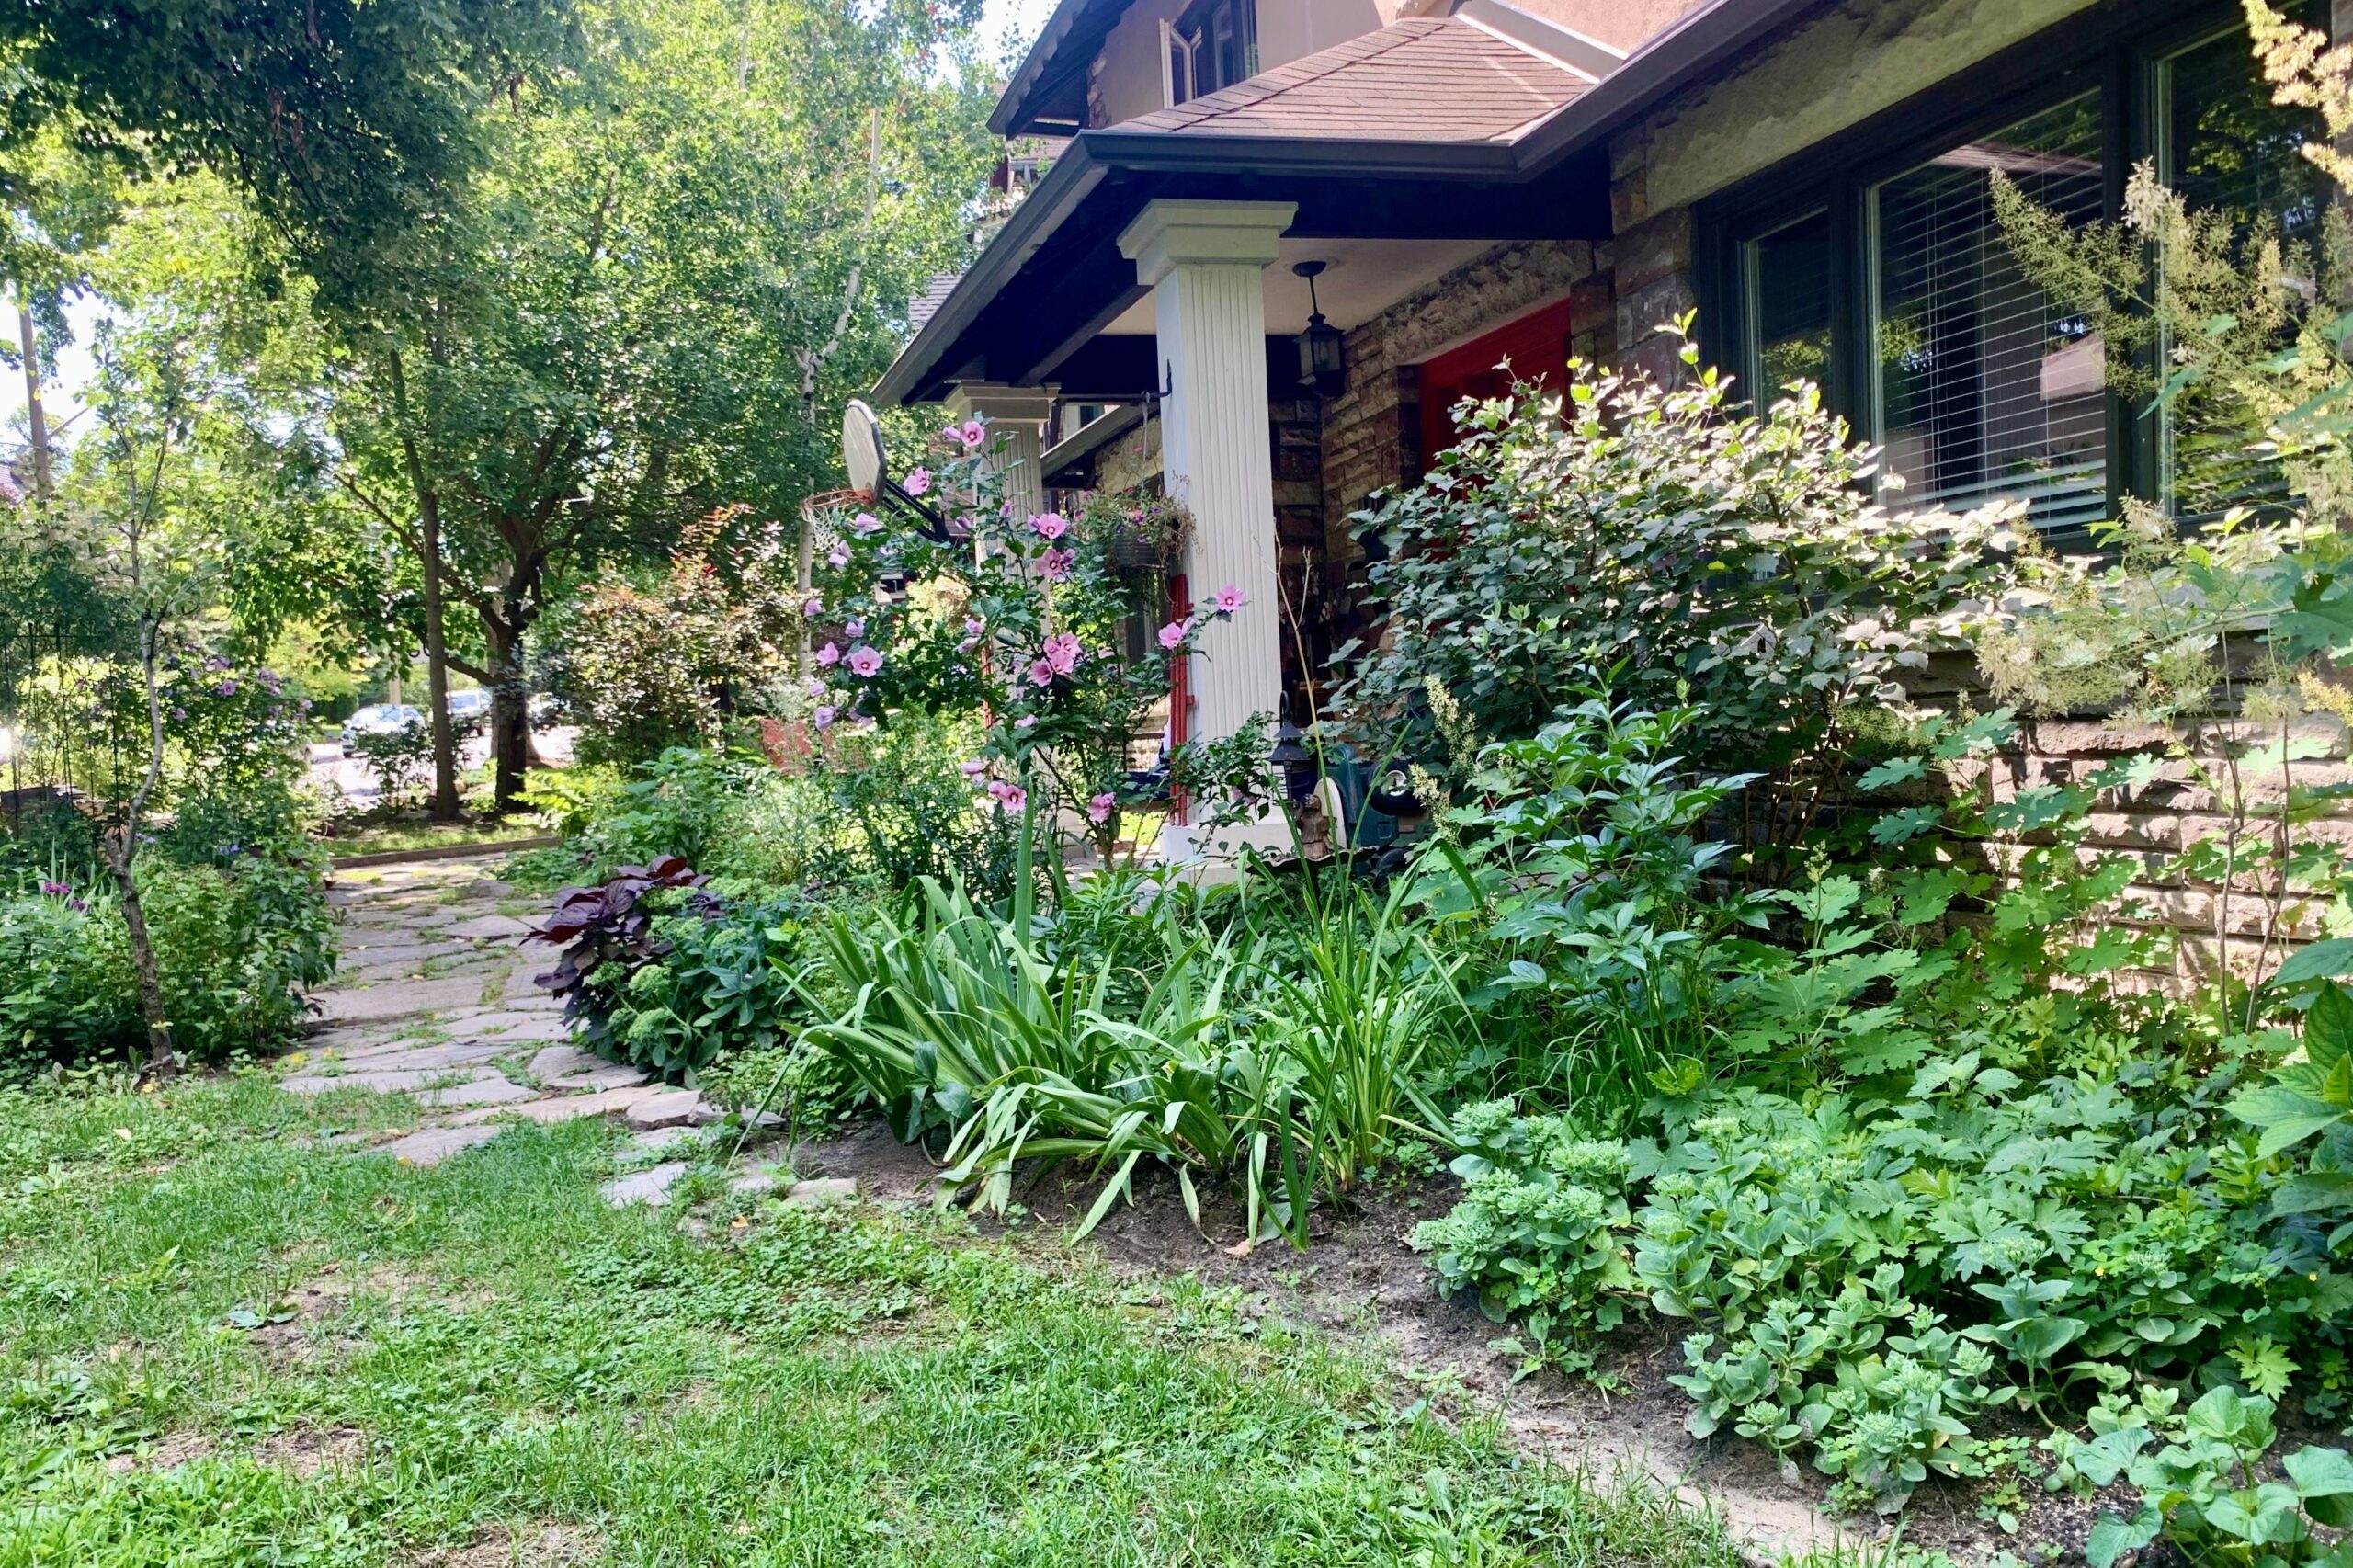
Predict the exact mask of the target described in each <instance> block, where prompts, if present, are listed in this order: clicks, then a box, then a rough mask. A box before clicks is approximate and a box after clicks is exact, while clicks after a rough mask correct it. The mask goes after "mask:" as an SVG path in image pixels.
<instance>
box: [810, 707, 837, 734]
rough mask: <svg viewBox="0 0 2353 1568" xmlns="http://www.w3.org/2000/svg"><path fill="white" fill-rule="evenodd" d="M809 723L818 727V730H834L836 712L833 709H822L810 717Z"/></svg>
mask: <svg viewBox="0 0 2353 1568" xmlns="http://www.w3.org/2000/svg"><path fill="white" fill-rule="evenodd" d="M809 722H811V723H813V724H814V725H816V726H817V728H819V729H821V730H829V729H832V728H833V725H834V710H832V709H831V708H820V709H818V710H817V711H815V712H814V713H812V714H810V715H809Z"/></svg>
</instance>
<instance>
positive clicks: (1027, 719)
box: [1013, 713, 1038, 730]
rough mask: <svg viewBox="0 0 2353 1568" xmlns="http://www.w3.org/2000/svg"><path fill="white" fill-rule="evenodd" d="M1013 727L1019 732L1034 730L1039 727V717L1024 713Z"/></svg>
mask: <svg viewBox="0 0 2353 1568" xmlns="http://www.w3.org/2000/svg"><path fill="white" fill-rule="evenodd" d="M1013 727H1014V728H1015V729H1017V730H1034V729H1036V728H1037V727H1038V715H1036V714H1035V713H1024V714H1023V715H1021V717H1020V718H1018V719H1016V720H1015V721H1014V722H1013Z"/></svg>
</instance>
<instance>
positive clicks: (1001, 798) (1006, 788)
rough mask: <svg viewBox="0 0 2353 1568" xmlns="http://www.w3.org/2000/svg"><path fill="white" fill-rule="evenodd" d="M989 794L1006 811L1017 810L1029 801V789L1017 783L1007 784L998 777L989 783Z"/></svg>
mask: <svg viewBox="0 0 2353 1568" xmlns="http://www.w3.org/2000/svg"><path fill="white" fill-rule="evenodd" d="M989 795H990V797H991V798H992V799H994V800H995V801H996V803H997V804H998V805H1000V806H1003V807H1004V808H1005V809H1006V811H1009V812H1017V811H1019V810H1020V809H1021V808H1022V807H1024V806H1026V805H1028V804H1029V790H1024V789H1023V788H1022V787H1021V786H1020V785H1018V784H1008V783H1006V781H1005V780H1004V779H1002V778H999V779H996V780H995V781H993V782H992V783H991V784H990V785H989Z"/></svg>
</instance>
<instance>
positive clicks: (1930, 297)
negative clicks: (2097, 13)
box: [1870, 95, 2109, 527]
mask: <svg viewBox="0 0 2353 1568" xmlns="http://www.w3.org/2000/svg"><path fill="white" fill-rule="evenodd" d="M2100 126H2101V121H2100V105H2099V99H2098V97H2097V95H2087V96H2086V97H2078V98H2075V99H2074V100H2072V101H2070V102H2067V103H2064V104H2062V105H2060V106H2058V107H2057V108H2052V109H2048V110H2046V111H2044V112H2043V113H2040V114H2038V115H2035V116H2032V117H2031V118H2029V119H2024V120H2021V121H2019V122H2018V124H2016V125H2013V126H2010V127H2007V128H2006V129H2004V130H2002V131H1996V132H1995V133H1994V134H1992V135H1990V136H1984V137H1979V138H1977V139H1975V140H1972V141H1970V142H1964V143H1962V144H1961V145H1960V146H1958V147H1955V148H1953V149H1951V150H1950V151H1949V152H1946V153H1941V154H1939V155H1938V156H1937V157H1935V158H1932V159H1930V160H1929V161H1928V162H1927V163H1926V164H1923V165H1920V166H1919V167H1918V168H1916V169H1913V170H1910V171H1909V172H1907V173H1904V174H1902V175H1899V176H1896V177H1895V178H1893V179H1892V180H1888V181H1886V182H1885V183H1883V184H1881V185H1879V186H1876V187H1872V189H1871V191H1870V202H1871V211H1872V218H1871V228H1872V231H1873V232H1874V233H1875V234H1876V237H1877V242H1878V243H1877V246H1876V249H1877V252H1878V256H1877V258H1876V260H1877V266H1876V267H1875V277H1874V282H1875V288H1876V301H1875V303H1876V309H1875V310H1874V311H1873V312H1872V315H1873V318H1874V319H1873V321H1872V339H1871V349H1872V376H1871V381H1872V383H1873V385H1872V388H1871V390H1872V392H1873V394H1874V397H1875V409H1874V413H1875V415H1876V417H1875V419H1874V424H1875V425H1876V426H1877V428H1878V430H1879V434H1880V439H1881V442H1882V443H1883V444H1884V445H1885V447H1886V449H1887V456H1886V460H1885V461H1886V467H1887V469H1888V470H1889V472H1893V473H1895V474H1900V475H1902V476H1903V478H1904V481H1905V483H1906V484H1907V486H1908V489H1907V490H1906V492H1905V498H1906V499H1907V500H1908V501H1910V502H1912V503H1913V504H1915V505H1937V506H1945V507H1949V508H1950V509H1952V510H1954V511H1968V510H1970V509H1971V508H1972V507H1975V506H1984V504H1985V503H1986V502H1988V501H1991V500H1995V499H1996V498H2011V499H2018V500H2023V501H2026V502H2027V503H2028V504H2029V516H2030V517H2032V518H2033V519H2034V520H2035V521H2036V522H2038V523H2040V524H2042V525H2044V526H2046V527H2061V526H2066V525H2071V524H2073V525H2081V524H2085V523H2090V522H2095V521H2097V520H2098V519H2099V518H2100V517H2103V516H2105V515H2106V513H2107V511H2108V402H2109V400H2108V394H2107V381H2106V364H2105V358H2104V350H2103V348H2102V346H2101V344H2100V342H2099V340H2098V339H2097V338H2096V337H2093V336H2091V335H2089V334H2088V333H2087V331H2086V327H2085V324H2084V323H2083V322H2082V320H2081V319H2080V318H2077V317H2074V316H2072V315H2070V314H2069V313H2068V312H2063V311H2062V310H2060V309H2059V308H2058V307H2057V306H2056V305H2055V303H2054V302H2053V301H2052V299H2051V298H2050V296H2048V295H2047V294H2045V293H2044V292H2043V291H2042V290H2040V288H2038V287H2036V286H2035V284H2034V283H2032V282H2031V281H2030V280H2029V278H2027V276H2026V274H2025V273H2024V271H2022V270H2021V269H2020V267H2019V266H2018V261H2017V258H2016V257H2014V256H2011V254H2010V251H2009V247H2008V246H2007V245H2006V244H2004V243H2003V240H2002V232H2001V228H2000V225H1999V224H1997V223H1996V222H1995V218H1994V204H1993V195H1992V189H1993V176H1994V174H1995V172H1996V171H1999V172H2000V173H2001V174H2003V175H2005V176H2008V178H2009V179H2010V180H2011V181H2012V182H2013V183H2014V184H2016V185H2017V186H2018V188H2019V189H2020V190H2021V191H2022V192H2023V193H2024V194H2025V195H2026V196H2027V197H2028V198H2029V199H2031V200H2033V201H2034V202H2036V203H2037V204H2039V205H2040V206H2041V207H2043V208H2045V209H2047V210H2052V211H2054V212H2057V213H2059V214H2061V215H2062V216H2063V217H2066V218H2068V219H2070V220H2073V221H2076V222H2088V221H2091V220H2094V219H2097V218H2098V217H2100V216H2101V215H2102V209H2103V207H2104V205H2105V201H2106V192H2107V181H2106V173H2105V170H2104V168H2103V166H2102V164H2101V161H2100Z"/></svg>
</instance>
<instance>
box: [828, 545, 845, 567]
mask: <svg viewBox="0 0 2353 1568" xmlns="http://www.w3.org/2000/svg"><path fill="white" fill-rule="evenodd" d="M825 564H826V565H828V566H830V567H832V568H833V569H834V570H835V571H836V572H838V571H840V570H841V569H842V568H843V567H845V566H847V565H848V564H849V551H847V550H844V549H843V548H842V547H841V546H840V545H838V544H837V545H835V546H834V548H833V549H831V550H829V551H825Z"/></svg>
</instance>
